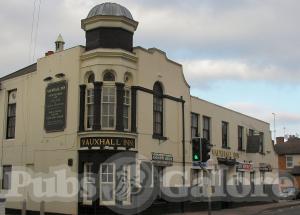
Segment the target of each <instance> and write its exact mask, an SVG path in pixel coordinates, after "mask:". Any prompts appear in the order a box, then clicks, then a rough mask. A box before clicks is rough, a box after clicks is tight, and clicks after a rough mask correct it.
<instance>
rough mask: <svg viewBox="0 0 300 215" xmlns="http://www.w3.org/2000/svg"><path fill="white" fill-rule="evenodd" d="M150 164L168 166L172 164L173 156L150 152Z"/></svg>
mask: <svg viewBox="0 0 300 215" xmlns="http://www.w3.org/2000/svg"><path fill="white" fill-rule="evenodd" d="M152 162H153V163H154V164H157V165H162V166H170V165H172V164H173V155H171V154H163V153H156V152H152Z"/></svg>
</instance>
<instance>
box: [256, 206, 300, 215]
mask: <svg viewBox="0 0 300 215" xmlns="http://www.w3.org/2000/svg"><path fill="white" fill-rule="evenodd" d="M286 214H288V215H299V214H300V206H292V207H288V208H281V209H276V210H267V211H264V212H262V213H260V214H259V215H286Z"/></svg>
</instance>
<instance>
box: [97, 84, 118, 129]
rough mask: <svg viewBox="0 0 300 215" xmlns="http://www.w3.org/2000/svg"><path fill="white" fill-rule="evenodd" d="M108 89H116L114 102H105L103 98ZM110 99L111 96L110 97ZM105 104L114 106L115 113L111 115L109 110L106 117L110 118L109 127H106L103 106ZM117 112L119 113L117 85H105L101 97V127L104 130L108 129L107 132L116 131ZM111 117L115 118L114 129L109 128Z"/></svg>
mask: <svg viewBox="0 0 300 215" xmlns="http://www.w3.org/2000/svg"><path fill="white" fill-rule="evenodd" d="M106 88H110V89H114V102H113V103H112V102H109V101H108V102H103V98H104V90H105V89H106ZM109 97H110V96H109ZM104 104H114V113H113V114H112V115H110V114H109V110H108V114H107V115H105V116H106V117H108V126H104V123H103V122H104V121H103V120H104V117H103V116H104V115H103V114H104V113H103V110H104V108H103V105H104ZM116 112H117V95H116V87H115V85H112V84H105V85H104V86H103V88H102V95H101V126H102V129H107V130H114V129H115V128H116ZM110 116H113V118H114V124H113V126H112V127H109V117H110Z"/></svg>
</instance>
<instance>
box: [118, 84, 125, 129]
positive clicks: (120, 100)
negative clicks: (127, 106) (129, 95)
mask: <svg viewBox="0 0 300 215" xmlns="http://www.w3.org/2000/svg"><path fill="white" fill-rule="evenodd" d="M124 86H125V85H124V84H123V83H116V88H117V114H116V130H117V131H123V130H124V125H123V105H124Z"/></svg>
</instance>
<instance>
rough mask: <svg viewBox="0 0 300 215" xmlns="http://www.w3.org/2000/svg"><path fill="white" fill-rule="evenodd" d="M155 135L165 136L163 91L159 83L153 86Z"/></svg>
mask: <svg viewBox="0 0 300 215" xmlns="http://www.w3.org/2000/svg"><path fill="white" fill-rule="evenodd" d="M153 134H154V135H155V136H163V89H162V86H161V84H160V83H159V82H156V83H155V84H154V86H153Z"/></svg>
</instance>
